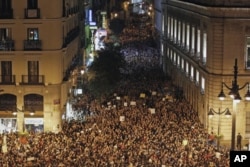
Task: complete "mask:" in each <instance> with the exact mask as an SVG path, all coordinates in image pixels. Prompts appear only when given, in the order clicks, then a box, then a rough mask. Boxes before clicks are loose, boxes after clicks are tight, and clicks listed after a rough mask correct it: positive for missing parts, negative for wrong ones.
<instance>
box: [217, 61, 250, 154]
mask: <svg viewBox="0 0 250 167" xmlns="http://www.w3.org/2000/svg"><path fill="white" fill-rule="evenodd" d="M237 77H238V65H237V59H235V65H234V80H233V81H232V86H231V87H230V86H227V85H226V83H224V82H222V85H221V92H220V93H219V95H218V98H219V99H220V100H224V99H225V97H226V95H225V93H224V91H223V86H225V87H226V88H227V89H228V90H230V92H229V96H230V97H231V98H232V99H233V112H232V137H231V140H232V141H231V150H234V149H235V126H236V125H235V124H236V105H237V103H239V102H240V100H241V97H240V94H239V91H240V90H241V89H243V88H245V87H246V86H247V88H248V89H247V93H246V94H245V99H246V100H250V91H249V82H246V83H245V84H244V85H243V86H242V87H239V85H238V82H237Z"/></svg>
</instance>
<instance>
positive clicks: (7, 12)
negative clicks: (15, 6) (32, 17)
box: [0, 9, 13, 19]
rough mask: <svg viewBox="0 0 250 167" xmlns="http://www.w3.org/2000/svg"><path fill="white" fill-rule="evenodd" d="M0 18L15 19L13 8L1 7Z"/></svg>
mask: <svg viewBox="0 0 250 167" xmlns="http://www.w3.org/2000/svg"><path fill="white" fill-rule="evenodd" d="M0 11H1V12H0V19H13V10H12V9H0Z"/></svg>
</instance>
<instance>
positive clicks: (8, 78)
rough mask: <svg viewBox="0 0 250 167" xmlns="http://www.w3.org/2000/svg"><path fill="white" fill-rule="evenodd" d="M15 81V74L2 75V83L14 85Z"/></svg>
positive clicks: (0, 83)
mask: <svg viewBox="0 0 250 167" xmlns="http://www.w3.org/2000/svg"><path fill="white" fill-rule="evenodd" d="M15 83H16V76H15V75H0V85H14V84H15Z"/></svg>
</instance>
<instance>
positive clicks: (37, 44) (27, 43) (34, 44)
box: [23, 40, 42, 51]
mask: <svg viewBox="0 0 250 167" xmlns="http://www.w3.org/2000/svg"><path fill="white" fill-rule="evenodd" d="M23 45H24V50H25V51H40V50H42V41H41V40H24V44H23Z"/></svg>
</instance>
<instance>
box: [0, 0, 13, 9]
mask: <svg viewBox="0 0 250 167" xmlns="http://www.w3.org/2000/svg"><path fill="white" fill-rule="evenodd" d="M9 9H11V0H0V10H1V11H2V12H5V11H7V10H9Z"/></svg>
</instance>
